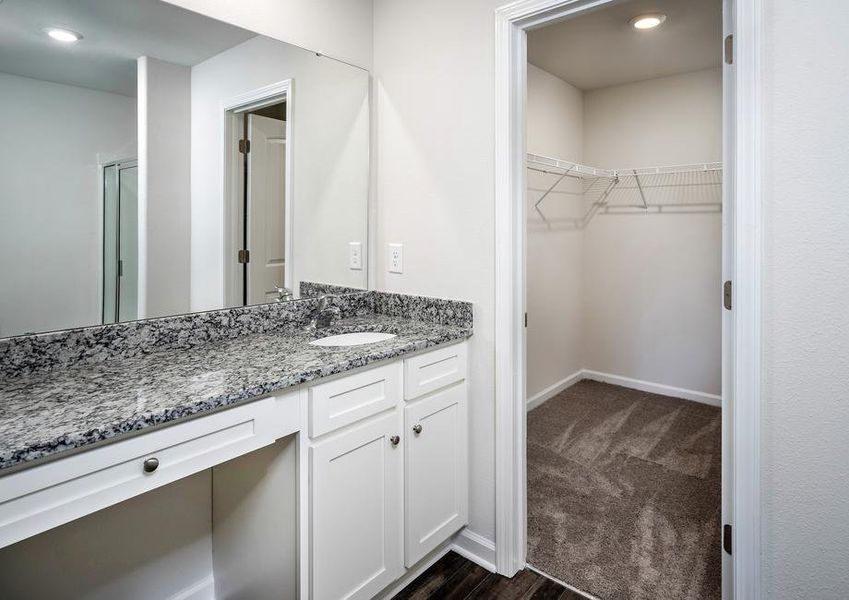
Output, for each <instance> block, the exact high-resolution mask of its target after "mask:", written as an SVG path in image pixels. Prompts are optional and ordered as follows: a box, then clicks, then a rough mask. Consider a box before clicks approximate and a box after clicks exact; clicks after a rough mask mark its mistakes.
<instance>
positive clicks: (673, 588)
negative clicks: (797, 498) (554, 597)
mask: <svg viewBox="0 0 849 600" xmlns="http://www.w3.org/2000/svg"><path fill="white" fill-rule="evenodd" d="M720 450H721V411H720V409H719V408H715V407H712V406H707V405H704V404H699V403H696V402H690V401H687V400H679V399H677V398H669V397H666V396H658V395H656V394H648V393H645V392H638V391H636V390H632V389H628V388H623V387H619V386H614V385H609V384H605V383H599V382H595V381H581V382H579V383H578V384H576V385H574V386H572V387H571V388H569V389H567V390H565V391H564V392H562V393H560V394H559V395H557V396H556V397H554V398H552V399H551V400H549V401H548V402H546V403H545V404H543V405H542V406H539V407H538V408H536V409H535V410H533V411H531V412H530V413H529V415H528V562H529V563H530V564H531V565H532V566H534V567H536V568H538V569H540V570H542V571H543V572H545V573H548V574H549V575H551V576H553V577H556V578H557V579H560V580H562V581H564V582H566V583H568V584H569V585H572V586H574V587H576V588H578V589H580V590H584V591H586V592H590V593H592V594H594V595H596V596H598V597H600V598H603V599H605V600H613V599H616V600H620V599H621V600H625V599H628V600H641V599H645V600H649V599H650V600H713V599H719V598H720V563H721V552H722V549H721V547H720V529H721V524H720Z"/></svg>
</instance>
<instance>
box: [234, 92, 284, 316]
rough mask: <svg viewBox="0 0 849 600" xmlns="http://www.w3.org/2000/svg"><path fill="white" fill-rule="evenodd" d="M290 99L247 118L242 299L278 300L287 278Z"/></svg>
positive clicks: (250, 300)
mask: <svg viewBox="0 0 849 600" xmlns="http://www.w3.org/2000/svg"><path fill="white" fill-rule="evenodd" d="M285 117H286V103H285V102H281V103H279V104H273V105H271V106H266V107H263V108H260V109H257V110H255V111H251V112H248V113H247V114H246V115H245V117H244V119H243V124H244V137H243V139H244V140H247V141H248V143H247V145H244V144H243V146H242V148H246V150H247V151H246V152H243V156H244V175H243V176H244V181H245V185H244V201H243V205H242V215H241V222H242V243H243V245H242V247H243V248H244V249H246V250H247V251H248V252H247V253H243V254H242V255H241V256H240V257H239V258H240V262H241V264H242V303H243V304H244V305H245V306H247V305H251V304H259V303H264V302H273V301H275V300H276V299H278V298H279V296H280V295H281V293H283V294H285V293H286V292H285V291H284V292H280V291H279V290H281V289H284V288H285V278H286V256H285V255H286V244H285V242H286V240H285V231H286V120H285Z"/></svg>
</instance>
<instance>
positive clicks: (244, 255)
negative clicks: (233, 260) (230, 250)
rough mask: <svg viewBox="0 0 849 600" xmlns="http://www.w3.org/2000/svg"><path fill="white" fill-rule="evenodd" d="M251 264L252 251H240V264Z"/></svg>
mask: <svg viewBox="0 0 849 600" xmlns="http://www.w3.org/2000/svg"><path fill="white" fill-rule="evenodd" d="M249 262H251V251H250V250H239V264H242V265H246V264H248V263H249Z"/></svg>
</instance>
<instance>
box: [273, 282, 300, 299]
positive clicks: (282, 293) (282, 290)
mask: <svg viewBox="0 0 849 600" xmlns="http://www.w3.org/2000/svg"><path fill="white" fill-rule="evenodd" d="M274 289H276V290H277V298H276V301H277V302H285V301H286V300H294V299H295V294H293V293H292V290H290V289H289V288H287V287H280V286H279V285H277V284H275V285H274Z"/></svg>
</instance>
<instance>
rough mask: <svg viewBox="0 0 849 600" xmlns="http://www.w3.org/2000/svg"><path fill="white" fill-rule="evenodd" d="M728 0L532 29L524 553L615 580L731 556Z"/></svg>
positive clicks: (711, 572) (676, 572) (691, 584)
mask: <svg viewBox="0 0 849 600" xmlns="http://www.w3.org/2000/svg"><path fill="white" fill-rule="evenodd" d="M722 32H723V28H722V2H721V0H687V1H680V0H654V1H643V0H633V1H630V2H620V3H614V4H613V5H606V6H605V7H603V8H601V9H599V10H596V11H589V12H583V13H581V14H579V15H578V16H576V17H574V18H570V19H567V20H564V21H562V22H558V23H555V24H553V25H548V26H546V27H543V28H540V29H537V30H534V31H531V32H530V33H529V34H528V71H527V104H526V111H527V151H528V154H527V157H526V167H527V184H528V186H527V194H526V202H527V206H526V214H527V221H526V224H527V229H526V240H527V250H526V264H525V272H526V306H527V313H528V320H527V330H526V332H527V338H526V369H527V401H528V411H529V412H528V421H527V502H528V506H527V513H528V517H527V519H528V521H527V527H528V528H527V561H528V564H529V565H530V566H532V567H533V568H535V569H538V570H540V571H542V572H543V573H545V574H547V575H549V576H551V577H553V578H555V579H557V580H560V581H562V582H564V583H566V584H567V585H570V586H572V587H574V588H576V589H577V590H580V591H582V592H586V593H588V594H590V595H593V596H596V597H598V598H602V599H605V600H608V599H615V600H626V599H627V600H635V599H652V600H685V599H692V600H697V599H698V600H712V599H717V600H718V599H719V598H720V597H721V585H722V584H721V581H722V578H721V573H722V561H723V550H722V539H721V538H722V535H721V534H722V520H721V515H722V487H721V481H722V462H721V451H722V410H723V409H722V324H723V283H722V279H723V278H722V256H723V225H722V224H723V181H724V179H725V176H726V174H725V173H723V70H724V43H723V35H722Z"/></svg>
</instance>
